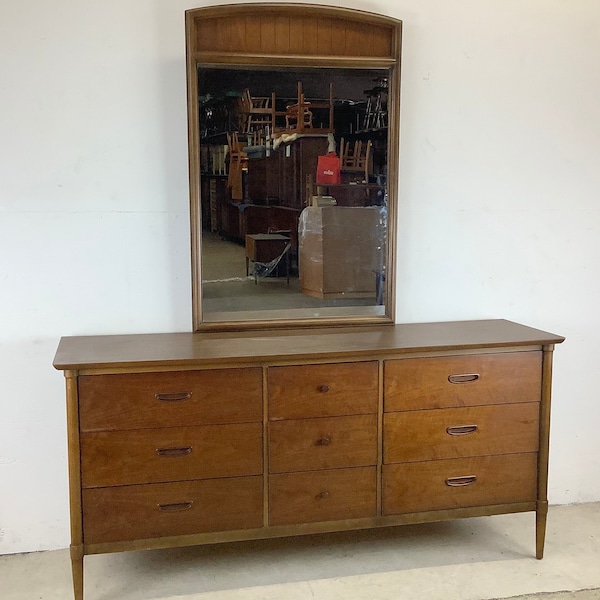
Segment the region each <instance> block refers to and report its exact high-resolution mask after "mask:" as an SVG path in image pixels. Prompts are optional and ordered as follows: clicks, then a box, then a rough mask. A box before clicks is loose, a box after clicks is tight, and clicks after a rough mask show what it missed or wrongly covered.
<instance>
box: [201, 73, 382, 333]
mask: <svg viewBox="0 0 600 600" xmlns="http://www.w3.org/2000/svg"><path fill="white" fill-rule="evenodd" d="M197 77H198V80H197V82H198V121H197V122H198V126H199V140H200V153H199V163H200V172H201V178H200V182H201V183H200V185H201V189H200V199H201V200H200V202H201V211H200V214H201V222H202V236H201V244H202V251H201V281H202V286H201V289H202V301H201V305H202V320H203V322H204V323H211V322H215V323H216V322H237V321H244V322H245V321H265V320H269V321H273V320H275V321H276V320H277V319H282V320H285V321H289V320H303V319H308V320H310V319H315V318H316V319H322V318H339V317H342V318H346V317H354V318H358V319H360V318H362V317H366V318H372V317H384V316H385V315H386V314H389V313H388V312H386V302H388V298H387V297H386V268H387V267H388V265H387V264H386V262H387V260H388V259H387V256H388V253H387V238H388V231H387V214H388V194H387V183H388V145H389V141H388V89H389V82H390V78H391V73H390V72H389V71H388V70H387V69H380V68H378V69H370V68H366V69H358V68H347V67H344V68H324V67H322V68H318V69H317V68H293V69H290V68H281V67H269V68H265V67H261V68H251V67H248V66H230V65H226V66H223V65H218V66H216V65H203V64H199V65H198V70H197Z"/></svg>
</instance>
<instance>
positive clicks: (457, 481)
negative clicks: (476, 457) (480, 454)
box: [446, 475, 477, 487]
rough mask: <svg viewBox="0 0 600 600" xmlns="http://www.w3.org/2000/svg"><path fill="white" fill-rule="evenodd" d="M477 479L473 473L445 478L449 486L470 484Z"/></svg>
mask: <svg viewBox="0 0 600 600" xmlns="http://www.w3.org/2000/svg"><path fill="white" fill-rule="evenodd" d="M476 481H477V477H476V476H475V475H465V476H463V477H448V479H446V485H447V486H449V487H464V486H465V485H471V484H473V483H475V482H476Z"/></svg>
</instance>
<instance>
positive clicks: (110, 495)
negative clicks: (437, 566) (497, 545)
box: [54, 320, 563, 600]
mask: <svg viewBox="0 0 600 600" xmlns="http://www.w3.org/2000/svg"><path fill="white" fill-rule="evenodd" d="M562 341H563V338H562V337H560V336H557V335H553V334H550V333H546V332H544V331H540V330H537V329H532V328H529V327H525V326H522V325H519V324H516V323H512V322H509V321H503V320H490V321H466V322H448V323H425V324H407V325H395V326H393V325H391V326H380V327H370V326H368V327H354V328H331V329H314V330H313V329H297V330H289V331H260V332H256V331H255V332H252V331H248V332H244V333H179V334H156V335H152V334H151V335H123V336H97V337H67V338H63V339H62V340H61V342H60V346H59V348H58V352H57V354H56V357H55V361H54V366H55V367H56V368H57V369H61V370H64V372H65V377H66V383H67V411H68V432H69V469H70V496H71V531H72V545H71V556H72V565H73V575H74V588H75V598H76V599H77V600H81V599H82V598H83V557H84V556H85V555H89V554H97V553H103V552H116V551H123V550H134V549H135V550H139V549H152V548H165V547H173V546H184V545H193V544H204V543H215V542H222V541H236V540H248V539H258V538H268V537H277V536H288V535H298V534H310V533H317V532H319V533H323V532H332V531H338V530H348V529H358V528H371V527H383V526H392V525H400V524H405V523H421V522H427V521H439V520H448V519H455V518H461V517H475V516H486V515H494V514H500V513H512V512H523V511H535V513H536V556H537V557H538V558H541V557H542V555H543V548H544V536H545V527H546V513H547V506H548V503H547V472H548V471H547V466H548V443H549V424H550V389H551V373H552V352H553V348H554V345H555V344H557V343H560V342H562ZM398 552H402V548H401V547H399V548H398Z"/></svg>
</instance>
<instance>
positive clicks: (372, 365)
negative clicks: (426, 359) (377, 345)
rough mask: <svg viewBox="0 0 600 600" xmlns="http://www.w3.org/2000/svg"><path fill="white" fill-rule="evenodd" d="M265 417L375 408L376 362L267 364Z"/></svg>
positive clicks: (350, 412) (334, 413)
mask: <svg viewBox="0 0 600 600" xmlns="http://www.w3.org/2000/svg"><path fill="white" fill-rule="evenodd" d="M268 388H269V419H271V420H279V419H301V418H309V417H334V416H339V415H362V414H370V413H376V412H377V405H378V391H377V390H378V365H377V362H356V363H342V364H326V365H302V366H292V367H270V368H269V371H268Z"/></svg>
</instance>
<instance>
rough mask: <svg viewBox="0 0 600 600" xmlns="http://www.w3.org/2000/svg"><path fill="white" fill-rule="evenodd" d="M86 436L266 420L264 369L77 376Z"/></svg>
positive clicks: (81, 423) (80, 409) (82, 426)
mask: <svg viewBox="0 0 600 600" xmlns="http://www.w3.org/2000/svg"><path fill="white" fill-rule="evenodd" d="M78 385H79V417H80V426H81V430H82V431H98V430H119V429H141V428H152V427H177V426H189V425H209V424H216V423H247V422H251V421H261V420H262V370H261V369H260V368H247V369H216V370H210V371H179V372H169V373H128V374H124V375H84V376H81V377H79V380H78Z"/></svg>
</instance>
